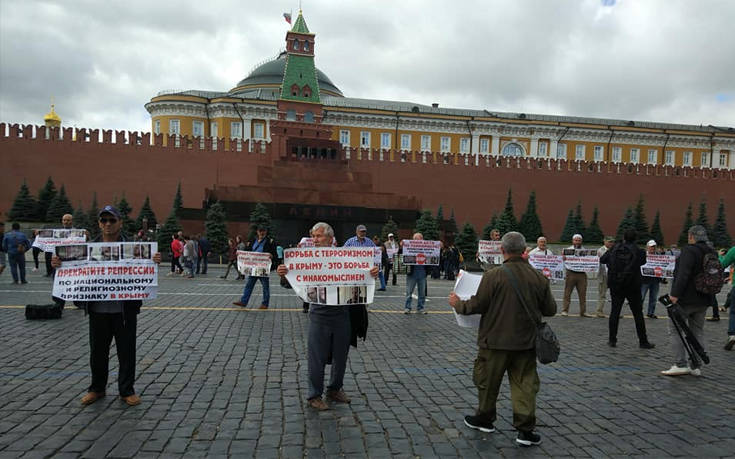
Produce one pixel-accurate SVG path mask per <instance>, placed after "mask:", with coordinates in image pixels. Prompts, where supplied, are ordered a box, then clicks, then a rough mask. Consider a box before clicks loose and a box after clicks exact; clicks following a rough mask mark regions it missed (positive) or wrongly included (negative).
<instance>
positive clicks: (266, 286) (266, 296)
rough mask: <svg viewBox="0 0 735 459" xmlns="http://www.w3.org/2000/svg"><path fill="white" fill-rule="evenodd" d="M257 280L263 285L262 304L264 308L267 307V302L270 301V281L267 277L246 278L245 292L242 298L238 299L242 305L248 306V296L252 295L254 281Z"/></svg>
mask: <svg viewBox="0 0 735 459" xmlns="http://www.w3.org/2000/svg"><path fill="white" fill-rule="evenodd" d="M257 280H259V281H260V283H261V284H262V285H263V304H264V305H265V306H268V302H269V301H270V299H271V285H270V279H269V278H268V277H254V276H248V281H247V282H246V283H245V290H243V292H242V298H240V302H241V303H242V304H244V305H247V304H248V301H249V300H250V295H251V294H252V293H253V288H254V287H255V281H257Z"/></svg>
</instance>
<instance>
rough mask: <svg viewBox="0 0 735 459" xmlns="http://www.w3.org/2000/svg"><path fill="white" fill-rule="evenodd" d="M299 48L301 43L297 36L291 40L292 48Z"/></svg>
mask: <svg viewBox="0 0 735 459" xmlns="http://www.w3.org/2000/svg"><path fill="white" fill-rule="evenodd" d="M299 48H301V43H299V39H298V38H294V40H293V49H299Z"/></svg>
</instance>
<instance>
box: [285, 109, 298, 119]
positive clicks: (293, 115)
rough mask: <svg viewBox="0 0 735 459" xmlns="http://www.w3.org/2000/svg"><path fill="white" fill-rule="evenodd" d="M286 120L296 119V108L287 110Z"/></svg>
mask: <svg viewBox="0 0 735 459" xmlns="http://www.w3.org/2000/svg"><path fill="white" fill-rule="evenodd" d="M286 121H296V110H294V109H293V108H291V109H288V110H286Z"/></svg>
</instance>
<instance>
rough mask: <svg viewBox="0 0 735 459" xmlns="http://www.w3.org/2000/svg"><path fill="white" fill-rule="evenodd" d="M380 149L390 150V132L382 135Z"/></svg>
mask: <svg viewBox="0 0 735 459" xmlns="http://www.w3.org/2000/svg"><path fill="white" fill-rule="evenodd" d="M380 148H382V149H383V150H389V149H390V132H381V133H380Z"/></svg>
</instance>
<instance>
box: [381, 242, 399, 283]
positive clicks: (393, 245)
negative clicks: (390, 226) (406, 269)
mask: <svg viewBox="0 0 735 459" xmlns="http://www.w3.org/2000/svg"><path fill="white" fill-rule="evenodd" d="M383 245H384V246H385V254H386V255H387V257H388V262H387V263H386V264H384V265H383V277H385V281H386V282H388V275H389V274H390V272H391V271H393V281H392V282H391V284H392V285H396V280H397V279H396V268H397V267H396V265H395V262H396V254H397V253H398V242H396V239H395V236H394V235H393V233H389V234H388V240H387V241H385V243H384V244H383Z"/></svg>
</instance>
